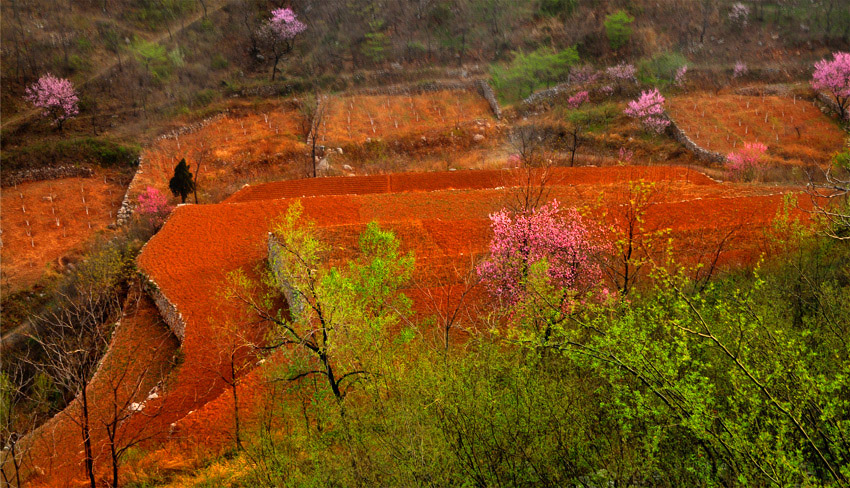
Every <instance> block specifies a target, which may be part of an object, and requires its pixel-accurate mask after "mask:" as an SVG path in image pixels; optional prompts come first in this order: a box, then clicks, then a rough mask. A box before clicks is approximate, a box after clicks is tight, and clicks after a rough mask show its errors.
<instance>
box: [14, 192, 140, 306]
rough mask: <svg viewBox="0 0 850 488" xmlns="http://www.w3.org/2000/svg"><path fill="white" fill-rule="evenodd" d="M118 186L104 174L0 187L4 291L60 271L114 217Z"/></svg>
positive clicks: (116, 209)
mask: <svg viewBox="0 0 850 488" xmlns="http://www.w3.org/2000/svg"><path fill="white" fill-rule="evenodd" d="M123 196H124V189H123V188H122V187H121V185H119V184H117V183H113V182H111V181H110V179H109V178H108V177H107V178H106V181H105V180H104V176H95V177H93V178H64V179H60V180H48V181H36V182H31V183H23V184H21V185H17V186H16V187H8V188H4V189H3V197H2V198H0V205H2V215H3V218H2V227H0V228H2V232H3V234H2V251H0V252H1V253H2V254H0V256H2V261H3V268H2V280H0V283H2V287H3V291H4V292H5V293H10V292H14V291H16V290H20V289H22V288H27V287H29V286H32V285H34V284H36V283H37V282H38V281H39V279H40V278H41V277H42V276H44V275H45V273H47V272H48V269H53V270H57V271H60V270H62V269H63V268H64V266H65V264H67V262H68V260H69V259H74V258H75V256H76V254H77V253H78V252H79V251H81V250H82V248H83V245H84V244H85V243H86V242H87V241H88V240H89V239H91V237H92V236H93V235H95V234H96V233H97V232H99V231H101V230H103V229H105V228H106V226H107V225H109V224H111V223H113V222H115V217H116V212H117V211H118V207H119V206H120V205H121V199H122V197H123Z"/></svg>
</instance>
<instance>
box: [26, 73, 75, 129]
mask: <svg viewBox="0 0 850 488" xmlns="http://www.w3.org/2000/svg"><path fill="white" fill-rule="evenodd" d="M25 99H26V100H27V101H28V102H31V103H32V104H33V105H35V106H36V107H38V108H40V109H43V112H42V114H43V115H44V116H45V117H49V118H50V119H51V121H52V122H53V124H55V125H56V127H57V128H58V129H59V130H62V125H63V124H64V123H65V121H66V120H68V119H70V118H72V117H74V116H75V115H77V114H78V113H80V110H79V107H78V106H77V104H78V103H79V101H80V99H79V98H78V97H77V93H76V91H75V90H74V85H73V83H71V81H70V80H67V79H65V78H57V77H55V76H53V75H51V74H50V73H48V74H46V75H44V76H42V77H41V78H39V79H38V81H37V82H35V83H33V84H32V85H30V86H29V87H27V90H26V97H25Z"/></svg>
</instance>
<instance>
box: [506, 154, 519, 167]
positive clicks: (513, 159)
mask: <svg viewBox="0 0 850 488" xmlns="http://www.w3.org/2000/svg"><path fill="white" fill-rule="evenodd" d="M520 166H522V157H520V155H519V154H511V155H510V156H508V160H507V161H506V162H505V167H506V168H508V169H514V168H519V167H520Z"/></svg>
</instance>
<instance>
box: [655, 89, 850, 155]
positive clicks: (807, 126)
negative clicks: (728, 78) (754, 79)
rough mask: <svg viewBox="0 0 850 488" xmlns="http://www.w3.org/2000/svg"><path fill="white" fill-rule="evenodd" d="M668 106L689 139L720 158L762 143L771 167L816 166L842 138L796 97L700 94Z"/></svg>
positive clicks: (674, 100)
mask: <svg viewBox="0 0 850 488" xmlns="http://www.w3.org/2000/svg"><path fill="white" fill-rule="evenodd" d="M668 105H669V106H668V113H669V114H670V116H671V117H672V118H673V119H674V120H675V121H676V123H677V124H679V126H680V127H681V128H682V130H684V131H685V133H686V134H687V135H688V137H690V138H691V139H692V140H693V141H694V142H696V143H697V144H699V145H700V146H702V147H704V148H706V149H710V150H712V151H717V152H720V153H722V154H727V153H729V152H732V151H734V150H736V149H739V148H741V146H742V145H743V144H744V143H745V142H761V143H762V144H765V145H767V148H768V155H769V156H771V159H773V160H774V162H785V163H791V164H794V165H812V164H814V165H821V164H824V163H826V162H828V161H829V159H830V157H831V155H832V153H834V152H835V151H837V150H839V149H841V146H842V144H843V143H844V138H845V137H846V134H844V133H843V132H842V131H841V129H840V128H839V127H838V125H837V124H836V123H835V121H833V120H831V119H830V118H829V117H827V116H826V115H824V114H822V113H821V112H820V110H818V109H817V107H815V106H814V105H813V104H812V103H811V102H808V101H806V100H803V99H799V98H797V99H794V98H788V97H779V96H766V97H758V96H743V95H733V94H722V95H713V94H711V95H707V94H700V95H687V96H681V97H675V98H671V99H670V100H669V101H668Z"/></svg>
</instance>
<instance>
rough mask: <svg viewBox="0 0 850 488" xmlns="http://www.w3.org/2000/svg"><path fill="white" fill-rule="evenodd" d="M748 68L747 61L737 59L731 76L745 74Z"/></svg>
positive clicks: (738, 76)
mask: <svg viewBox="0 0 850 488" xmlns="http://www.w3.org/2000/svg"><path fill="white" fill-rule="evenodd" d="M747 71H749V68H747V63H745V62H743V61H738V62H737V63H735V70H734V71H733V72H732V78H740V77H742V76H744V75H745V74H747Z"/></svg>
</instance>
